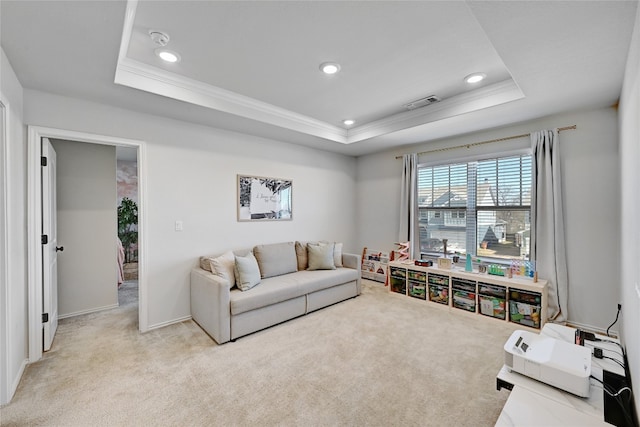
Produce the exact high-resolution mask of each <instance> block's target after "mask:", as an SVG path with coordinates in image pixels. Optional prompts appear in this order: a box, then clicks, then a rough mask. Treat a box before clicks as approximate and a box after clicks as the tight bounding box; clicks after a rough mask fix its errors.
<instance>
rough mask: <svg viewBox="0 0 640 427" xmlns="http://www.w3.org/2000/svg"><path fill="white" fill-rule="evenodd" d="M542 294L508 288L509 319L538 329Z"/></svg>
mask: <svg viewBox="0 0 640 427" xmlns="http://www.w3.org/2000/svg"><path fill="white" fill-rule="evenodd" d="M541 304H542V295H541V294H539V293H537V292H530V291H525V290H522V289H515V288H509V321H511V322H513V323H518V324H520V325H525V326H529V327H531V328H538V329H540V308H541Z"/></svg>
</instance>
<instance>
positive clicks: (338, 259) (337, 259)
mask: <svg viewBox="0 0 640 427" xmlns="http://www.w3.org/2000/svg"><path fill="white" fill-rule="evenodd" d="M333 263H334V264H335V266H336V267H342V243H334V244H333Z"/></svg>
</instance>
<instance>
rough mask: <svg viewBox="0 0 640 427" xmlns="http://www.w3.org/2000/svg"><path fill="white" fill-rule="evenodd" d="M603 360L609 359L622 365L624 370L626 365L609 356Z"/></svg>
mask: <svg viewBox="0 0 640 427" xmlns="http://www.w3.org/2000/svg"><path fill="white" fill-rule="evenodd" d="M602 358H603V359H609V360H613V361H614V362H616V363H617V364H618V365H620V367H621V368H622V369H624V364H623V363H621V362H620V361H619V360H618V359H614V358H613V357H609V356H602Z"/></svg>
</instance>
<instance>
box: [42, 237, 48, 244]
mask: <svg viewBox="0 0 640 427" xmlns="http://www.w3.org/2000/svg"><path fill="white" fill-rule="evenodd" d="M47 243H49V236H47V235H46V234H43V235H42V244H43V245H46V244H47Z"/></svg>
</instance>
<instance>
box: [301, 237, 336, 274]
mask: <svg viewBox="0 0 640 427" xmlns="http://www.w3.org/2000/svg"><path fill="white" fill-rule="evenodd" d="M333 246H334V245H333V243H318V244H308V245H307V253H308V255H309V268H308V269H309V270H335V269H336V266H335V264H334V263H333Z"/></svg>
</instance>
